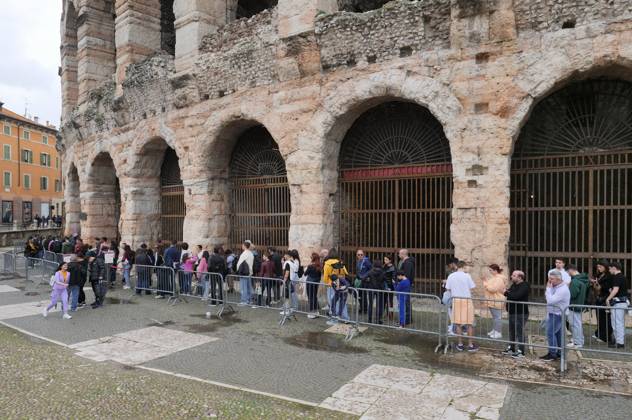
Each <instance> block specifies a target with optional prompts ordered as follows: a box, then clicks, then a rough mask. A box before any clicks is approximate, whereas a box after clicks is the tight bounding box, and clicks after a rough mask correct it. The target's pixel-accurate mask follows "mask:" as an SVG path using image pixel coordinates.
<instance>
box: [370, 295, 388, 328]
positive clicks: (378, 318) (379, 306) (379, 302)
mask: <svg viewBox="0 0 632 420" xmlns="http://www.w3.org/2000/svg"><path fill="white" fill-rule="evenodd" d="M367 297H368V301H367V310H368V315H369V323H376V324H381V323H382V310H383V309H384V300H385V299H384V293H381V292H380V291H369V292H368V293H367ZM374 301H375V320H374V319H373V302H374Z"/></svg>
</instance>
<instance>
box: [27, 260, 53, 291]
mask: <svg viewBox="0 0 632 420" xmlns="http://www.w3.org/2000/svg"><path fill="white" fill-rule="evenodd" d="M58 267H59V264H58V263H57V262H55V261H46V260H43V259H41V258H26V264H25V268H26V274H25V277H26V280H27V281H31V282H33V283H35V284H36V285H37V286H39V285H41V284H45V285H47V286H48V285H49V283H48V282H49V280H50V277H51V276H52V275H53V274H55V271H57V268H58Z"/></svg>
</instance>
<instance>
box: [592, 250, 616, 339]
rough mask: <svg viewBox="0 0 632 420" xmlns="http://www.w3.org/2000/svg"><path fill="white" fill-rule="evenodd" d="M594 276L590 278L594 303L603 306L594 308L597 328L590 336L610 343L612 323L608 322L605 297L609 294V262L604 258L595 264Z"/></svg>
mask: <svg viewBox="0 0 632 420" xmlns="http://www.w3.org/2000/svg"><path fill="white" fill-rule="evenodd" d="M595 271H596V275H595V278H593V279H591V280H590V282H591V286H592V287H593V289H594V291H595V295H596V298H595V305H597V306H603V309H602V308H599V309H595V312H596V315H597V329H596V330H595V333H594V334H593V336H592V338H594V339H595V340H597V341H601V342H604V343H610V342H611V341H612V339H613V335H612V323H611V322H610V311H608V310H606V306H607V305H606V299H607V298H608V295H609V294H610V282H611V278H610V264H609V263H608V261H606V260H601V261H599V262H598V263H597V266H596V270H595Z"/></svg>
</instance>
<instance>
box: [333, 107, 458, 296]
mask: <svg viewBox="0 0 632 420" xmlns="http://www.w3.org/2000/svg"><path fill="white" fill-rule="evenodd" d="M339 171H340V177H339V187H338V200H337V207H338V209H337V213H338V243H339V247H340V251H341V253H342V255H343V258H344V260H345V262H347V264H350V265H352V264H354V263H355V260H356V259H355V251H356V249H358V248H361V249H363V250H364V251H365V252H366V253H367V255H368V256H369V258H371V259H372V260H373V259H381V258H383V256H385V255H388V256H391V258H393V257H394V256H395V254H396V253H397V250H398V249H399V248H406V249H408V250H409V253H410V255H411V256H412V257H414V258H415V260H416V277H417V278H416V279H415V287H414V290H415V291H421V292H424V293H439V292H440V284H441V280H442V279H444V278H445V267H446V264H447V262H448V259H449V258H451V257H452V255H453V253H454V251H453V246H452V243H451V242H450V222H451V210H452V165H451V157H450V146H449V143H448V140H447V138H446V136H445V134H444V132H443V127H442V126H441V123H440V122H439V121H438V120H437V119H436V118H435V117H434V116H433V115H432V114H431V113H430V111H428V110H427V109H426V108H424V107H421V106H419V105H416V104H412V103H407V102H399V101H391V102H386V103H383V104H381V105H378V106H375V107H373V108H371V109H369V110H368V111H366V112H364V113H363V114H362V115H361V116H360V117H359V118H358V119H357V120H356V121H355V122H354V123H353V125H352V126H351V128H350V129H349V131H348V132H347V134H346V136H345V137H344V140H343V142H342V146H341V152H340V157H339Z"/></svg>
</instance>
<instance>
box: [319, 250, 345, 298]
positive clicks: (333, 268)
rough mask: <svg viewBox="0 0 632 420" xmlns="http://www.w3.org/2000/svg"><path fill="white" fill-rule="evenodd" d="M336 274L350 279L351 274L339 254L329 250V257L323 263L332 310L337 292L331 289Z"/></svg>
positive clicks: (324, 278) (325, 282) (324, 280)
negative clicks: (332, 276)
mask: <svg viewBox="0 0 632 420" xmlns="http://www.w3.org/2000/svg"><path fill="white" fill-rule="evenodd" d="M332 274H335V275H337V276H338V277H345V278H346V277H348V276H349V272H348V271H347V268H346V267H345V266H344V264H343V263H342V261H340V258H339V257H338V252H337V251H336V250H335V249H331V250H329V253H328V255H327V259H326V260H325V261H324V263H323V283H324V284H325V287H326V288H327V303H328V305H329V308H330V310H331V305H332V301H333V298H334V294H335V290H334V289H333V287H331V275H332Z"/></svg>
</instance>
